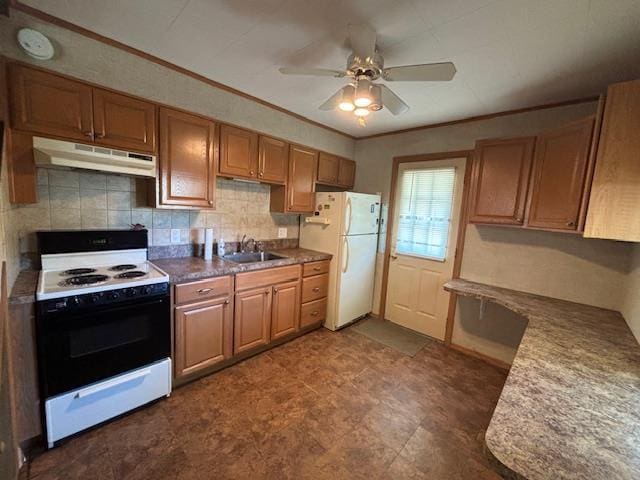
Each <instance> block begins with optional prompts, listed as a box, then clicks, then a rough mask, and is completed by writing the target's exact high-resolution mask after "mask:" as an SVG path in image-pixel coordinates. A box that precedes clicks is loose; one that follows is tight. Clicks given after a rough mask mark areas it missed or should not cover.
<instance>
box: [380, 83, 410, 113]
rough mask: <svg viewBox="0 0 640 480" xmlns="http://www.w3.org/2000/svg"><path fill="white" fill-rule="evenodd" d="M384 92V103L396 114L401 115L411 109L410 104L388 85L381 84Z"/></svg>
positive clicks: (381, 89)
mask: <svg viewBox="0 0 640 480" xmlns="http://www.w3.org/2000/svg"><path fill="white" fill-rule="evenodd" d="M379 86H380V91H381V93H382V104H383V105H384V106H385V108H388V109H389V111H390V112H391V113H393V114H394V115H401V114H403V113H406V112H408V111H409V105H407V104H406V103H404V102H403V101H402V99H401V98H400V97H399V96H397V95H396V94H395V93H393V90H391V89H390V88H389V87H387V86H386V85H379Z"/></svg>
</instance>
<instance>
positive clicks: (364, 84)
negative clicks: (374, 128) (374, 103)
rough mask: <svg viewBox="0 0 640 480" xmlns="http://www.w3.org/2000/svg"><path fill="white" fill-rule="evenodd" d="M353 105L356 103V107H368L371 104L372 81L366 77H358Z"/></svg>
mask: <svg viewBox="0 0 640 480" xmlns="http://www.w3.org/2000/svg"><path fill="white" fill-rule="evenodd" d="M353 103H355V105H356V107H368V106H369V105H370V104H371V80H370V79H369V77H367V76H366V75H360V76H359V77H358V83H357V84H356V94H355V100H354V101H353Z"/></svg>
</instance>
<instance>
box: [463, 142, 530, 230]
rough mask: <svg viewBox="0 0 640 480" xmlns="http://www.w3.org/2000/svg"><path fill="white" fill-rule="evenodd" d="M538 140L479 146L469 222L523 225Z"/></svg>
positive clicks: (473, 172)
mask: <svg viewBox="0 0 640 480" xmlns="http://www.w3.org/2000/svg"><path fill="white" fill-rule="evenodd" d="M534 143H535V137H522V138H509V139H500V140H480V141H478V142H476V149H475V153H474V158H473V171H472V180H471V205H470V211H469V221H470V222H472V223H495V224H502V225H522V224H523V223H524V213H525V206H526V198H527V188H528V186H529V173H530V171H531V162H532V158H533V147H534Z"/></svg>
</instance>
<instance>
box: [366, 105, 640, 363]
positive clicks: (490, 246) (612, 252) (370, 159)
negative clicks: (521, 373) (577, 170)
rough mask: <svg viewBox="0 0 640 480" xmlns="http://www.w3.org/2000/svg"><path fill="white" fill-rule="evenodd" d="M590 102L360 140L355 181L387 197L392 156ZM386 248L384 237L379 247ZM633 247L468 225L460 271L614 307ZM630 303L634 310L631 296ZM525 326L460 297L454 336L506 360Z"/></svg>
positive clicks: (539, 124)
mask: <svg viewBox="0 0 640 480" xmlns="http://www.w3.org/2000/svg"><path fill="white" fill-rule="evenodd" d="M595 108H596V104H595V103H585V104H578V105H570V106H565V107H559V108H553V109H545V110H537V111H532V112H527V113H520V114H516V115H509V116H503V117H496V118H493V119H489V120H481V121H475V122H469V123H462V124H458V125H450V126H444V127H439V128H432V129H425V130H418V131H414V132H408V133H404V134H398V135H389V136H383V137H378V138H373V139H369V140H360V141H357V142H356V160H357V162H358V170H357V177H356V188H357V189H358V190H362V191H370V192H376V191H378V192H382V194H383V202H384V203H385V204H386V203H387V202H388V197H389V190H390V182H391V167H392V160H393V157H396V156H401V155H413V154H421V153H433V152H446V151H455V150H467V149H473V146H474V143H475V141H476V140H478V139H482V138H499V137H512V136H519V135H535V134H537V133H539V132H541V131H543V130H545V129H548V128H553V127H554V126H557V125H561V124H563V123H565V122H569V121H571V120H575V119H577V118H580V117H583V116H586V115H590V114H593V113H594V112H595ZM384 224H385V225H386V221H385V222H384ZM384 248H385V246H384V242H382V241H381V245H380V250H384ZM631 250H632V247H631V245H630V244H626V243H622V242H613V241H604V240H587V239H583V238H582V237H578V236H575V235H570V234H556V233H549V232H536V231H529V230H516V229H509V228H500V227H478V226H474V225H469V226H468V227H467V233H466V239H465V250H464V257H463V262H462V275H461V276H462V277H463V278H467V279H469V280H475V281H478V282H485V283H489V284H493V285H499V286H504V287H508V288H514V289H519V290H523V291H527V292H531V293H536V294H540V295H548V296H552V297H557V298H563V299H566V300H571V301H575V302H581V303H587V304H591V305H596V306H600V307H604V308H614V309H617V310H618V309H620V305H621V304H622V302H623V298H624V295H625V292H626V291H627V290H626V282H627V279H628V272H629V260H630V256H631ZM379 257H381V255H379ZM378 264H379V265H380V264H381V260H380V259H379V261H378ZM380 277H381V269H379V270H378V271H377V274H376V290H375V292H376V297H375V299H374V303H375V307H374V309H375V310H379V308H378V307H379V301H380V295H379V292H380V289H381V285H380V283H381V278H380ZM628 303H629V305H630V307H629V309H631V308H632V307H631V305H632V302H631V301H629V302H628ZM636 308H638V307H637V306H636ZM639 323H640V322H639ZM524 326H525V320H524V319H522V318H521V317H519V316H517V315H515V314H513V313H512V312H509V311H507V310H506V309H503V308H501V307H496V306H488V307H487V308H486V309H485V310H484V313H483V315H480V302H478V301H475V300H471V299H461V300H460V301H459V303H458V309H457V318H456V323H455V328H454V335H453V341H454V343H457V344H459V345H461V346H464V347H466V348H470V349H473V350H477V351H478V352H480V353H484V354H485V355H489V356H492V357H494V358H498V359H500V360H503V361H505V362H510V361H511V360H512V358H513V355H514V354H515V351H516V348H517V346H518V344H519V341H520V338H521V335H522V332H523V329H524Z"/></svg>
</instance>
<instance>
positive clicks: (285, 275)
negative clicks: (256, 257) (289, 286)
mask: <svg viewBox="0 0 640 480" xmlns="http://www.w3.org/2000/svg"><path fill="white" fill-rule="evenodd" d="M300 272H301V268H300V265H290V266H288V267H276V268H267V269H264V270H258V271H255V272H244V273H238V274H237V275H236V291H240V290H247V289H249V288H259V287H265V286H268V285H275V284H276V283H282V282H288V281H291V280H298V279H299V278H300Z"/></svg>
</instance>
